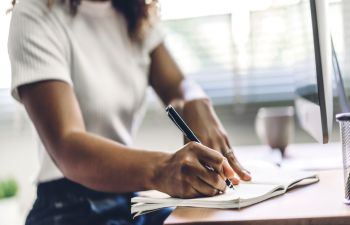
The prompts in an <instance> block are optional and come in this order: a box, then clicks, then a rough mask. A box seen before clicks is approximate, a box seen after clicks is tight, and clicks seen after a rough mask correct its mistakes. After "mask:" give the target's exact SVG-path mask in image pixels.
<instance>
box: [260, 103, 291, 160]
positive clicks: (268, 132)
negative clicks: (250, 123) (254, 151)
mask: <svg viewBox="0 0 350 225" xmlns="http://www.w3.org/2000/svg"><path fill="white" fill-rule="evenodd" d="M255 130H256V133H257V135H258V137H259V138H260V140H261V141H262V143H264V144H267V145H269V146H270V147H271V148H272V149H278V150H280V151H281V153H282V156H283V155H284V153H285V149H286V147H287V146H288V144H289V143H290V142H291V141H292V139H293V137H294V108H293V107H292V106H285V107H265V108H260V109H259V111H258V113H257V115H256V118H255Z"/></svg>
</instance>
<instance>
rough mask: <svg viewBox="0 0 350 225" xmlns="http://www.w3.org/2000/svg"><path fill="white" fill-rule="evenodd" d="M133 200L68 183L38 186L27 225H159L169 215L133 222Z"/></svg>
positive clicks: (165, 212)
mask: <svg viewBox="0 0 350 225" xmlns="http://www.w3.org/2000/svg"><path fill="white" fill-rule="evenodd" d="M133 196H135V194H134V193H125V194H110V193H103V192H97V191H94V190H91V189H88V188H86V187H83V186H82V185H79V184H77V183H74V182H72V181H69V180H67V179H60V180H55V181H51V182H47V183H41V184H39V185H38V189H37V199H36V201H35V203H34V205H33V208H32V210H31V211H30V213H29V215H28V216H27V220H26V225H158V224H159V225H160V224H163V222H164V220H165V219H166V217H167V216H168V215H169V214H170V213H171V209H163V210H160V211H156V212H152V213H149V214H146V215H142V216H139V217H136V218H135V219H133V218H132V215H131V214H130V199H131V198H132V197H133Z"/></svg>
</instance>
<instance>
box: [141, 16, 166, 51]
mask: <svg viewBox="0 0 350 225" xmlns="http://www.w3.org/2000/svg"><path fill="white" fill-rule="evenodd" d="M164 39H165V31H164V27H163V25H162V22H161V21H160V20H159V21H156V22H155V23H154V24H153V25H152V27H151V28H150V29H149V31H148V32H147V35H146V37H145V42H144V43H145V48H146V49H147V51H148V52H149V53H151V52H152V51H153V50H154V49H155V48H157V47H158V46H159V45H160V44H161V43H162V42H163V41H164Z"/></svg>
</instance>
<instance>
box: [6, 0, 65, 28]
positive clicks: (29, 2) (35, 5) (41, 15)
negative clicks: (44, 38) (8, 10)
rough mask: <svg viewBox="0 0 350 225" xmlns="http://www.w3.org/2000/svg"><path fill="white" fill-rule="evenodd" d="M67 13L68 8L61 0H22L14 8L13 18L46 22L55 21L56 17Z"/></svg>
mask: <svg viewBox="0 0 350 225" xmlns="http://www.w3.org/2000/svg"><path fill="white" fill-rule="evenodd" d="M66 15H68V13H67V10H66V9H65V7H64V4H63V3H61V1H49V0H21V1H19V2H18V3H17V4H16V5H15V6H14V7H13V10H12V19H17V18H18V19H26V20H28V19H29V20H34V21H36V22H39V21H41V22H46V23H50V22H54V20H55V18H56V19H58V18H59V17H64V16H66ZM23 22H25V21H23Z"/></svg>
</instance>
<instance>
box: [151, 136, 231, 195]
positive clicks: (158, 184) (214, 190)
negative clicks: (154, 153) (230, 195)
mask: <svg viewBox="0 0 350 225" xmlns="http://www.w3.org/2000/svg"><path fill="white" fill-rule="evenodd" d="M158 163H160V166H159V167H158V168H157V172H156V174H155V181H154V183H155V188H156V189H158V190H160V191H162V192H165V193H167V194H169V195H171V196H173V197H179V198H193V197H199V196H214V195H217V194H219V193H221V192H224V191H225V189H226V183H225V179H226V178H230V179H234V180H237V179H236V178H234V172H233V170H232V168H231V167H230V165H229V164H228V162H227V161H226V159H225V157H224V156H223V155H222V154H221V153H219V152H217V151H213V150H212V149H209V148H208V147H205V146H204V145H202V144H198V143H195V142H189V143H188V144H186V145H185V146H183V147H182V148H181V149H180V150H178V151H176V152H175V153H174V154H171V155H169V156H167V158H166V159H165V160H164V161H162V162H158ZM206 166H210V167H212V168H213V169H214V171H211V170H208V169H207V168H206ZM236 182H238V180H237V181H236Z"/></svg>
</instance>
